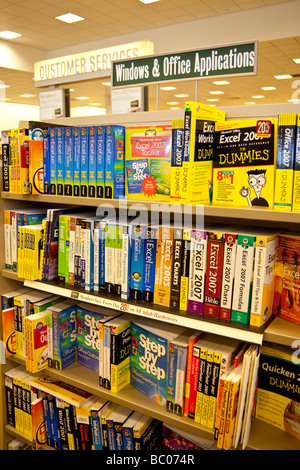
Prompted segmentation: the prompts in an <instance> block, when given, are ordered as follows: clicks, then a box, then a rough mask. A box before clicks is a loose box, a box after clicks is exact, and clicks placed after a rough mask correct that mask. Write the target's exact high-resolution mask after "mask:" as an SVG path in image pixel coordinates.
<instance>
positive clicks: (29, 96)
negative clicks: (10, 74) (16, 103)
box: [20, 93, 35, 98]
mask: <svg viewBox="0 0 300 470" xmlns="http://www.w3.org/2000/svg"><path fill="white" fill-rule="evenodd" d="M20 96H22V98H32V97H33V96H35V95H32V94H31V93H25V94H24V95H20Z"/></svg>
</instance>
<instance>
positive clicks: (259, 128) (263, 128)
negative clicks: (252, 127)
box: [256, 120, 272, 137]
mask: <svg viewBox="0 0 300 470" xmlns="http://www.w3.org/2000/svg"><path fill="white" fill-rule="evenodd" d="M271 133H272V123H271V121H268V120H259V121H257V123H256V135H257V137H271Z"/></svg>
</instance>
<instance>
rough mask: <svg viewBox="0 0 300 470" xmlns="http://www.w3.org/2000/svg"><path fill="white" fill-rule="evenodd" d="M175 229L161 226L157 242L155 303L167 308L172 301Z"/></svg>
mask: <svg viewBox="0 0 300 470" xmlns="http://www.w3.org/2000/svg"><path fill="white" fill-rule="evenodd" d="M173 238H174V227H173V226H168V225H159V227H158V233H157V242H156V260H155V286H154V297H153V302H154V304H157V305H163V306H165V307H169V306H170V300H171V280H172V278H171V276H172V274H171V271H172V260H173Z"/></svg>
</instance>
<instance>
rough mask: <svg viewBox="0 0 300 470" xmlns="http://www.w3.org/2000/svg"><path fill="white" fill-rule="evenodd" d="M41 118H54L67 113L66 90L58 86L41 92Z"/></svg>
mask: <svg viewBox="0 0 300 470" xmlns="http://www.w3.org/2000/svg"><path fill="white" fill-rule="evenodd" d="M39 105H40V120H41V121H43V120H44V119H54V118H59V117H63V116H65V115H66V110H65V90H64V88H56V89H53V90H46V91H40V92H39Z"/></svg>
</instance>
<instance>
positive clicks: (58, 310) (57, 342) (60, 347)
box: [47, 300, 77, 370]
mask: <svg viewBox="0 0 300 470" xmlns="http://www.w3.org/2000/svg"><path fill="white" fill-rule="evenodd" d="M47 310H48V312H52V335H53V336H52V337H53V368H54V369H57V370H62V369H64V368H65V367H68V366H69V365H70V364H73V363H74V362H76V358H77V308H76V304H75V302H74V301H73V300H71V301H70V300H66V301H65V302H60V303H57V304H56V305H52V306H50V307H49V308H48V309H47Z"/></svg>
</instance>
